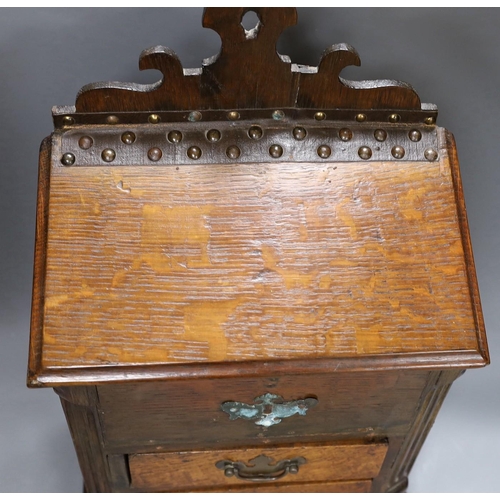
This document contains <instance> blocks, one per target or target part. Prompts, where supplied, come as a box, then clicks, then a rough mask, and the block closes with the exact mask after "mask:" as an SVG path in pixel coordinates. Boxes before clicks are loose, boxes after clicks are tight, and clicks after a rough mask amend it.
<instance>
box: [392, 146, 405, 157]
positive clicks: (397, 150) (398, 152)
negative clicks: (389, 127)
mask: <svg viewBox="0 0 500 500" xmlns="http://www.w3.org/2000/svg"><path fill="white" fill-rule="evenodd" d="M391 154H392V156H394V158H396V159H397V160H401V158H403V157H404V155H405V148H404V147H403V146H394V147H393V148H392V149H391Z"/></svg>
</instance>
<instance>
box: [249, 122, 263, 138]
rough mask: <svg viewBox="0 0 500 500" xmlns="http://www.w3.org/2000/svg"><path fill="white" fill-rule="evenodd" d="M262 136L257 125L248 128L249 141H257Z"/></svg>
mask: <svg viewBox="0 0 500 500" xmlns="http://www.w3.org/2000/svg"><path fill="white" fill-rule="evenodd" d="M262 134H263V132H262V129H261V128H260V127H258V126H257V125H254V126H253V127H250V128H249V129H248V137H250V139H255V140H258V139H260V138H261V137H262Z"/></svg>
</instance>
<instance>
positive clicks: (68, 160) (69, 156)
mask: <svg viewBox="0 0 500 500" xmlns="http://www.w3.org/2000/svg"><path fill="white" fill-rule="evenodd" d="M61 163H62V164H63V165H64V166H66V167H70V166H71V165H73V163H75V155H74V154H73V153H64V154H63V155H62V157H61Z"/></svg>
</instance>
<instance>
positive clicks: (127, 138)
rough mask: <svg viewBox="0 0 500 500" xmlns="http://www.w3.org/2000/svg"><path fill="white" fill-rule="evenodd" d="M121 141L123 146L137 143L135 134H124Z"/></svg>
mask: <svg viewBox="0 0 500 500" xmlns="http://www.w3.org/2000/svg"><path fill="white" fill-rule="evenodd" d="M121 140H122V142H123V144H128V145H130V144H134V142H135V134H134V133H133V132H130V131H129V132H123V134H122V136H121Z"/></svg>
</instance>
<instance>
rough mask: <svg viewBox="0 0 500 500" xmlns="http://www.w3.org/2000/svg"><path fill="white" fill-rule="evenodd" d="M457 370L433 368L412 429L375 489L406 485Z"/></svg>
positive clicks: (378, 479)
mask: <svg viewBox="0 0 500 500" xmlns="http://www.w3.org/2000/svg"><path fill="white" fill-rule="evenodd" d="M459 374H460V371H458V370H446V371H442V372H434V373H431V374H430V376H429V383H428V385H427V387H426V389H425V390H424V391H423V394H422V398H421V400H420V404H419V406H418V408H417V411H416V413H415V416H414V418H413V421H412V423H411V427H410V429H409V432H408V433H407V434H406V436H405V438H404V440H403V442H402V443H401V447H400V448H399V451H398V454H397V456H396V457H395V459H394V460H392V461H391V463H390V467H389V463H387V462H386V464H384V467H387V470H386V471H383V473H382V474H380V476H379V477H377V478H376V479H375V480H374V483H373V489H374V491H379V492H397V491H401V490H404V489H406V487H407V485H408V475H409V473H410V471H411V468H412V466H413V464H414V462H415V460H416V458H417V455H418V453H419V451H420V449H421V448H422V445H423V444H424V441H425V438H426V437H427V435H428V434H429V432H430V430H431V428H432V425H433V424H434V421H435V419H436V417H437V414H438V412H439V410H440V408H441V405H442V403H443V401H444V398H445V397H446V394H447V393H448V391H449V389H450V387H451V384H452V382H453V381H454V380H455V379H456V378H457V377H458V376H459Z"/></svg>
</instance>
